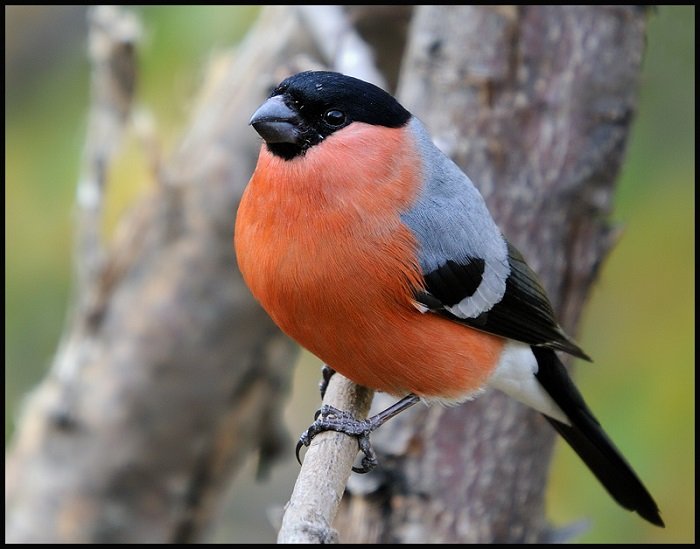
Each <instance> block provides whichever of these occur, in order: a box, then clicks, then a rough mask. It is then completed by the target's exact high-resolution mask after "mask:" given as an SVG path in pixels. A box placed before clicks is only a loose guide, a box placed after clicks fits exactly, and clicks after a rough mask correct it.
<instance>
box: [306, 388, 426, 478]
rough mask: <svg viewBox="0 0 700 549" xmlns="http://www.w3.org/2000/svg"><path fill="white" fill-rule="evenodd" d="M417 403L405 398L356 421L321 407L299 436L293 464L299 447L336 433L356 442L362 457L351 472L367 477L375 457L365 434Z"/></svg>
mask: <svg viewBox="0 0 700 549" xmlns="http://www.w3.org/2000/svg"><path fill="white" fill-rule="evenodd" d="M419 400H420V398H419V397H417V396H416V395H408V396H406V397H404V398H402V399H401V400H399V401H398V402H397V403H395V404H393V405H392V406H389V407H388V408H387V409H386V410H383V411H381V412H379V413H378V414H376V415H374V416H372V417H370V418H367V419H364V420H358V419H356V418H355V417H353V415H352V414H350V413H349V412H344V411H343V410H338V409H337V408H334V407H333V406H329V405H328V404H324V405H323V406H321V408H320V409H319V410H318V411H317V412H316V415H315V416H314V419H315V421H314V422H313V423H312V424H311V426H310V427H309V428H308V429H307V430H306V431H305V432H304V433H303V434H302V435H301V437H300V438H299V442H297V448H296V454H297V461H299V463H300V464H301V460H300V459H299V450H300V449H301V447H302V446H308V445H309V444H311V440H312V439H313V438H314V437H315V436H316V435H317V434H319V433H322V432H324V431H337V432H339V433H345V434H346V435H348V436H351V437H356V438H357V443H358V444H359V446H360V450H361V451H362V453H363V454H364V455H365V456H364V457H363V458H362V467H353V468H352V470H353V471H355V472H356V473H368V472H369V471H371V470H372V469H374V468H375V467H376V466H377V457H376V455H375V453H374V450H373V449H372V445H371V444H370V441H369V434H370V433H371V432H372V431H374V430H375V429H377V428H379V427H380V426H382V425H384V423H386V421H388V420H389V419H391V418H392V417H394V416H395V415H397V414H399V413H400V412H403V411H404V410H406V409H408V408H410V407H411V406H413V405H414V404H416V403H417V402H418V401H419Z"/></svg>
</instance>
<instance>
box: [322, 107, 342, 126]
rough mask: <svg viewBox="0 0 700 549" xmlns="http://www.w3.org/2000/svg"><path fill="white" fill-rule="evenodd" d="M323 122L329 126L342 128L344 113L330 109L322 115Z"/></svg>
mask: <svg viewBox="0 0 700 549" xmlns="http://www.w3.org/2000/svg"><path fill="white" fill-rule="evenodd" d="M323 121H324V122H325V123H326V124H328V125H329V126H333V127H337V126H342V125H343V124H345V113H344V112H342V111H339V110H336V109H330V110H328V111H326V112H325V114H324V115H323Z"/></svg>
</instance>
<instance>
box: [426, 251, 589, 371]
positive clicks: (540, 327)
mask: <svg viewBox="0 0 700 549" xmlns="http://www.w3.org/2000/svg"><path fill="white" fill-rule="evenodd" d="M508 263H509V266H510V274H509V275H508V278H507V279H506V290H505V294H504V295H503V298H502V299H501V301H500V302H498V303H496V304H495V305H494V306H493V307H491V309H489V310H488V311H486V312H484V313H481V314H480V315H478V316H476V317H474V318H463V317H460V316H457V315H456V314H454V313H453V312H450V311H449V310H447V309H446V307H451V306H452V305H454V304H456V303H459V302H460V301H461V300H462V299H465V298H469V297H470V296H471V295H473V294H474V292H475V291H476V289H477V288H478V286H479V284H480V282H481V276H482V274H483V270H484V261H483V259H480V258H469V259H467V260H465V261H463V262H455V261H447V262H446V263H445V264H444V265H442V266H440V267H439V268H438V269H435V270H434V271H431V272H430V273H426V274H425V275H424V281H425V288H426V289H425V290H423V291H419V292H417V293H416V299H417V301H418V302H419V303H421V304H423V305H424V306H426V307H427V308H428V309H429V310H430V311H432V312H434V313H437V314H440V315H443V316H445V317H447V318H449V319H450V320H453V321H455V322H459V323H461V324H466V325H468V326H471V327H472V328H477V329H479V330H483V331H485V332H489V333H492V334H496V335H500V336H503V337H507V338H509V339H515V340H517V341H522V342H523V343H527V344H529V345H536V346H542V347H548V348H551V349H556V350H559V351H565V352H567V353H570V354H572V355H574V356H577V357H579V358H582V359H584V360H589V361H590V360H591V359H590V358H589V357H588V355H586V353H584V352H583V351H582V350H581V348H580V347H579V346H578V345H576V344H575V343H574V342H573V341H572V340H571V338H569V336H567V335H566V334H565V333H564V331H563V330H562V328H561V327H560V326H559V323H558V322H557V321H556V319H555V317H554V311H553V310H552V305H551V304H550V302H549V299H548V298H547V295H546V294H545V292H544V290H543V289H542V286H541V285H540V283H539V281H538V280H537V276H536V275H535V273H534V272H533V271H532V269H530V267H529V266H528V265H527V263H525V260H524V259H523V256H522V255H521V254H520V252H519V251H518V250H517V249H515V248H514V247H513V246H512V245H511V244H510V243H508Z"/></svg>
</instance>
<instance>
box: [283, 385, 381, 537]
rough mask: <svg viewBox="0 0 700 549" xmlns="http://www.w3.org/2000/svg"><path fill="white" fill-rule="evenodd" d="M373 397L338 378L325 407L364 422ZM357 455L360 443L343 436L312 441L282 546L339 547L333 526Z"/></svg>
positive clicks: (288, 510)
mask: <svg viewBox="0 0 700 549" xmlns="http://www.w3.org/2000/svg"><path fill="white" fill-rule="evenodd" d="M373 396H374V391H372V390H370V389H366V388H365V387H360V386H359V385H355V384H354V383H352V382H351V381H349V380H348V379H346V378H344V377H343V376H341V375H340V374H335V375H334V376H333V377H332V378H331V381H330V383H329V385H328V390H327V391H326V396H325V398H324V400H323V403H324V404H330V405H331V406H334V407H335V408H338V409H339V410H345V411H348V412H350V413H351V414H352V415H353V416H355V417H356V418H358V419H364V418H365V417H366V416H367V411H368V410H369V406H370V404H371V402H372V397H373ZM357 451H358V448H357V441H356V440H355V439H354V438H352V437H349V436H347V435H344V434H342V433H336V432H333V431H327V432H325V433H321V434H319V435H318V436H316V437H315V438H314V439H313V440H312V442H311V445H310V446H309V449H308V451H307V452H306V455H305V456H304V463H303V465H302V467H301V471H300V472H299V476H298V477H297V481H296V484H295V485H294V491H293V492H292V496H291V498H290V500H289V503H288V504H287V506H286V509H285V514H284V517H283V519H282V527H281V528H280V531H279V534H278V537H277V542H278V543H337V541H338V534H337V532H335V530H333V529H332V528H331V524H332V523H333V519H334V518H335V514H336V512H337V509H338V505H339V504H340V500H341V498H342V496H343V492H344V491H345V484H346V482H347V480H348V477H349V476H350V471H351V468H352V464H353V461H354V460H355V456H357Z"/></svg>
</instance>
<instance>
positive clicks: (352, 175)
mask: <svg viewBox="0 0 700 549" xmlns="http://www.w3.org/2000/svg"><path fill="white" fill-rule="evenodd" d="M341 133H342V137H341V136H340V135H338V134H335V135H331V136H329V137H328V138H327V139H326V140H325V141H324V143H323V146H322V147H312V148H311V149H309V150H308V151H307V152H306V154H305V155H304V156H302V157H299V158H296V159H293V160H290V161H285V160H283V159H281V158H279V157H276V156H274V155H272V154H271V153H269V152H268V151H267V149H266V147H265V146H263V147H262V150H261V152H260V157H259V160H258V166H257V168H256V171H255V173H254V174H253V177H252V179H251V181H250V183H249V185H248V187H247V189H246V191H245V193H244V195H243V198H242V200H241V205H240V208H239V210H238V217H237V220H236V231H235V245H236V253H237V256H238V264H239V267H240V269H241V272H242V273H243V277H244V278H245V281H246V283H247V284H248V286H249V287H250V289H251V291H252V292H253V294H254V295H255V297H256V298H257V299H258V300H259V301H260V303H261V304H262V306H263V307H264V308H265V309H266V311H267V312H268V313H269V314H270V316H271V317H272V318H273V320H274V321H275V322H276V323H277V324H278V325H279V326H280V327H281V328H282V330H284V331H285V333H287V334H288V335H289V336H290V337H292V338H293V339H295V340H296V341H298V342H299V343H300V344H301V345H302V346H304V347H306V348H307V349H308V350H310V351H311V352H312V353H314V354H315V355H316V356H318V357H319V358H320V359H321V360H323V361H324V362H326V363H327V364H329V365H330V366H331V367H333V368H334V369H335V370H337V371H339V372H340V373H342V374H343V375H345V376H346V377H348V378H350V379H352V380H353V381H355V382H356V383H359V384H361V385H365V386H367V387H372V388H375V389H379V390H382V391H386V392H389V393H393V394H406V393H415V394H417V395H419V396H425V397H437V398H441V399H447V400H449V399H454V400H459V399H463V398H465V397H467V396H469V395H470V394H471V393H473V392H474V391H476V390H477V389H479V388H480V387H481V386H482V385H483V384H484V382H485V380H486V378H487V377H488V375H489V374H490V372H491V371H492V369H493V368H494V366H495V364H496V362H497V360H498V357H499V355H500V352H501V350H502V347H503V343H504V340H503V339H502V338H500V337H497V336H492V335H489V334H486V333H484V332H478V331H476V330H472V329H470V328H467V327H465V326H463V325H459V324H456V323H454V322H451V321H449V320H446V319H443V318H441V317H440V316H438V315H432V314H422V313H421V312H419V311H418V310H417V308H416V307H415V304H414V301H413V291H414V289H415V288H420V287H422V284H423V282H422V280H423V279H422V275H421V272H420V268H419V266H418V263H417V257H416V250H417V243H416V240H415V237H414V235H413V234H412V233H411V231H410V230H409V229H408V228H407V227H406V226H405V225H404V224H402V223H401V220H400V213H401V212H402V211H405V210H406V209H407V208H408V207H409V206H410V205H411V204H412V203H413V201H414V200H415V197H416V194H417V193H418V192H419V191H420V189H421V161H420V158H419V156H418V154H417V152H416V146H415V143H414V142H413V139H412V137H411V134H410V133H409V131H408V130H407V129H406V128H385V127H381V126H370V125H367V124H362V123H355V124H352V125H351V126H349V127H347V128H344V129H343V131H342V132H341ZM397 152H398V154H397Z"/></svg>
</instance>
